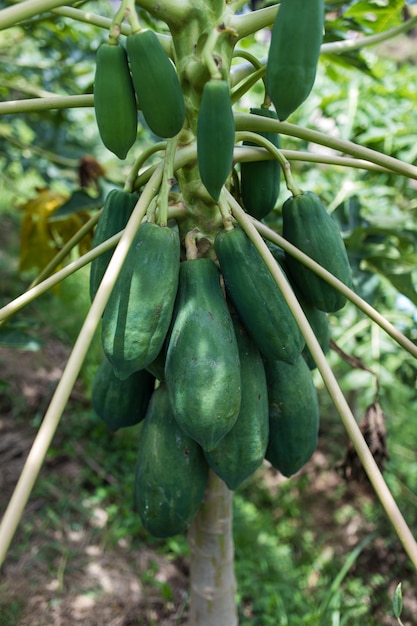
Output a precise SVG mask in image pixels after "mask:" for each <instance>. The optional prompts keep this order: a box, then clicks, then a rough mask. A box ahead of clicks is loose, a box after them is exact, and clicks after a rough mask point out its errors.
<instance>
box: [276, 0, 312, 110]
mask: <svg viewBox="0 0 417 626" xmlns="http://www.w3.org/2000/svg"><path fill="white" fill-rule="evenodd" d="M323 28H324V0H281V3H280V5H279V9H278V13H277V15H276V17H275V21H274V25H273V27H272V34H271V44H270V47H269V52H268V60H267V65H266V85H267V90H268V94H269V96H270V98H271V100H272V102H273V104H274V106H275V109H276V112H277V114H278V117H279V119H280V120H285V119H286V118H287V117H288V116H289V115H291V113H293V112H294V111H295V110H296V109H297V108H298V107H299V106H300V104H302V102H304V100H306V98H307V97H308V96H309V94H310V92H311V90H312V88H313V85H314V81H315V78H316V71H317V63H318V59H319V55H320V46H321V43H322V39H323Z"/></svg>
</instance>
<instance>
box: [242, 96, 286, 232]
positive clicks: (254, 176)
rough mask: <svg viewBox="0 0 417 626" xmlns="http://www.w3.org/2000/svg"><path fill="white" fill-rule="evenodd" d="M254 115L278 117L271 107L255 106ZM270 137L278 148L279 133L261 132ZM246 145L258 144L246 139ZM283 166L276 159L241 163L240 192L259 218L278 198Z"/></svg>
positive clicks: (245, 205) (252, 212) (248, 208)
mask: <svg viewBox="0 0 417 626" xmlns="http://www.w3.org/2000/svg"><path fill="white" fill-rule="evenodd" d="M250 112H251V114H252V115H260V116H263V117H269V118H271V119H277V115H276V113H275V111H272V110H270V109H262V108H254V109H251V110H250ZM259 134H260V135H262V137H265V139H268V140H269V141H270V142H271V143H272V144H273V145H274V146H275V147H276V148H279V147H280V140H279V135H278V133H271V132H261V133H259ZM243 145H245V146H256V145H257V144H256V143H254V142H252V141H244V142H243ZM280 177H281V166H280V164H279V163H278V161H277V160H276V159H270V160H268V161H247V162H246V161H245V162H242V163H241V164H240V193H241V197H242V204H243V208H244V209H245V211H246V212H247V213H249V215H252V217H254V218H255V219H257V220H262V219H263V218H264V217H266V216H267V215H268V214H269V213H270V212H271V211H272V209H273V208H274V207H275V204H276V202H277V199H278V195H279V189H280V183H281V178H280Z"/></svg>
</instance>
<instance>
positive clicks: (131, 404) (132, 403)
mask: <svg viewBox="0 0 417 626" xmlns="http://www.w3.org/2000/svg"><path fill="white" fill-rule="evenodd" d="M154 386H155V378H154V376H152V374H150V373H149V372H147V371H146V370H140V371H139V372H134V373H133V374H131V376H129V377H128V378H126V379H125V380H120V379H119V378H117V376H115V374H114V371H113V366H112V364H111V363H110V361H108V360H107V359H103V361H102V362H101V363H100V365H99V366H98V369H97V371H96V374H95V376H94V379H93V384H92V387H91V404H92V406H93V409H94V411H95V412H96V413H97V415H98V416H99V417H100V418H101V419H102V420H103V422H104V423H105V424H106V425H107V426H108V427H109V428H110V430H113V431H116V430H118V429H119V428H126V427H127V426H134V425H135V424H139V422H141V421H142V420H143V419H145V414H146V410H147V408H148V404H149V400H150V398H151V395H152V392H153V389H154Z"/></svg>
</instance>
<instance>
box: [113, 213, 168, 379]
mask: <svg viewBox="0 0 417 626" xmlns="http://www.w3.org/2000/svg"><path fill="white" fill-rule="evenodd" d="M179 265H180V242H179V236H178V232H176V231H175V230H173V229H171V228H166V227H161V226H158V225H157V224H153V223H151V222H144V223H143V224H141V226H140V227H139V229H138V232H137V233H136V236H135V238H134V240H133V243H132V245H131V247H130V250H129V252H128V253H127V257H126V259H125V262H124V264H123V267H122V270H121V272H120V275H119V276H118V278H117V280H116V284H115V286H114V288H113V291H112V293H111V295H110V298H109V301H108V303H107V305H106V307H105V309H104V313H103V320H102V334H101V338H102V345H103V350H104V353H105V355H106V356H107V358H108V359H109V361H110V362H111V363H112V365H113V368H114V371H115V374H116V376H118V377H119V378H120V379H122V380H123V379H124V378H127V377H128V376H130V374H132V373H133V372H135V371H137V370H141V369H144V368H146V367H147V366H148V365H149V364H150V363H152V361H154V360H155V359H156V357H157V356H158V354H159V353H160V351H161V349H162V346H163V343H164V341H165V337H166V335H167V332H168V329H169V325H170V323H171V317H172V312H173V308H174V303H175V297H176V293H177V288H178V273H179Z"/></svg>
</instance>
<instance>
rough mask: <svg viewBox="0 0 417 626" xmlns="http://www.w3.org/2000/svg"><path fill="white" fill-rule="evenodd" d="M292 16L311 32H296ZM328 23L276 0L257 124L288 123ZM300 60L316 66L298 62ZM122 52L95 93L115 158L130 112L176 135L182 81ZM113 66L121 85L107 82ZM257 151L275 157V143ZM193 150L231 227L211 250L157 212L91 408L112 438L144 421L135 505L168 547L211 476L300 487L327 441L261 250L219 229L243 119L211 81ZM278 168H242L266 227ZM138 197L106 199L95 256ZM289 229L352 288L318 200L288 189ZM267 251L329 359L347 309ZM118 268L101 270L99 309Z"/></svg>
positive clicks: (240, 195) (136, 53)
mask: <svg viewBox="0 0 417 626" xmlns="http://www.w3.org/2000/svg"><path fill="white" fill-rule="evenodd" d="M297 12H298V14H299V15H300V16H301V15H302V18H303V19H297V20H295V19H294V15H297ZM323 19H324V5H323V0H309V2H307V3H305V2H304V0H281V3H280V7H279V11H278V13H277V19H276V20H275V23H274V27H273V32H272V40H271V46H270V52H269V57H268V63H267V68H266V82H267V89H268V93H269V96H270V100H271V101H272V102H273V104H274V107H275V110H270V109H269V108H268V107H267V102H268V99H266V103H265V106H262V107H259V108H253V109H251V114H252V115H256V116H262V117H265V118H270V119H274V120H278V119H279V120H283V119H285V118H286V117H287V116H288V115H290V114H291V113H292V111H294V110H295V109H296V108H297V107H298V106H299V105H300V103H301V102H302V101H303V100H304V99H305V98H306V97H307V96H308V94H309V92H310V90H311V87H312V84H313V82H314V77H315V68H316V65H317V58H318V53H319V50H320V43H321V38H322V29H323ZM289 22H291V28H289ZM288 32H291V41H290V42H289V41H288V36H287V34H288ZM282 33H285V34H286V36H283V34H282ZM303 39H304V41H303V44H304V45H300V40H303ZM294 40H296V41H298V44H294V45H293V42H294ZM288 46H290V48H291V46H292V47H294V50H292V51H291V50H290V49H289V48H288ZM305 49H308V55H306V54H305V52H301V50H304V51H305ZM126 50H127V52H125V50H124V48H122V47H120V46H119V44H115V43H113V42H110V41H109V43H107V44H103V45H102V46H101V48H100V49H99V51H98V55H97V70H96V83H95V101H96V105H95V108H96V116H97V121H98V125H99V129H100V133H101V136H102V138H103V141H104V143H105V144H106V146H107V147H108V148H110V149H111V150H113V152H115V153H116V154H117V155H118V156H120V158H124V156H125V155H126V153H127V151H128V150H129V149H130V147H131V145H132V143H133V141H134V138H135V136H136V123H137V116H136V111H137V102H136V98H137V101H138V104H139V106H140V108H141V109H142V111H143V114H144V117H145V119H146V121H147V122H148V124H149V126H150V128H151V129H152V130H153V132H154V133H155V134H157V135H159V136H162V137H172V136H174V135H175V134H177V133H178V132H179V131H180V130H181V128H182V127H183V124H184V116H185V112H184V100H183V96H182V93H181V88H180V84H179V82H178V77H177V74H176V70H175V67H174V65H173V64H172V62H171V61H170V59H169V58H168V57H167V55H166V54H165V52H164V50H163V49H162V47H161V45H160V43H159V40H158V38H157V36H156V35H155V34H154V33H152V32H151V31H139V32H135V33H134V34H132V35H130V36H128V37H127V41H126ZM288 59H290V61H289V60H288ZM111 63H115V64H118V68H119V69H118V71H114V72H113V71H111V72H110V71H109V68H110V67H111ZM300 68H301V69H302V70H303V71H301V69H300ZM300 72H301V74H300ZM303 72H304V73H303ZM109 77H110V78H109ZM117 77H118V78H117ZM113 79H115V80H113ZM141 80H142V81H143V82H142V83H141V82H140V81H141ZM117 81H120V83H119V84H118V83H117ZM300 83H302V84H303V85H304V89H302V90H300V89H299V84H300ZM277 86H278V87H279V89H277ZM118 90H119V92H122V93H123V94H124V96H123V98H122V99H121V100H118V98H119V96H118V95H116V94H117V93H118ZM127 92H128V93H130V94H131V95H130V96H129V97H130V102H131V104H130V105H129V106H128V107H127V108H128V111H127V109H126V93H127ZM104 93H106V96H104V95H103V94H104ZM155 93H158V98H157V100H155V99H154V98H153V95H154V94H155ZM127 100H129V99H127ZM122 101H123V114H122V115H118V113H117V112H118V111H119V110H120V109H119V108H118V107H121V106H122ZM129 117H130V121H129ZM116 118H118V119H119V121H118V122H117V124H119V126H117V124H116V125H115V119H116ZM110 121H111V123H110ZM128 126H130V130H126V129H127V128H128ZM258 137H262V138H263V140H267V141H268V142H269V144H270V146H272V149H273V150H278V149H279V147H280V140H279V135H278V134H277V133H276V132H261V133H259V135H258ZM252 138H254V137H251V139H252ZM254 139H256V138H254ZM196 143H197V169H198V176H199V182H200V180H201V183H203V185H204V186H205V188H206V190H207V192H208V193H209V195H210V196H211V198H212V201H213V202H212V203H213V206H215V205H216V204H217V203H219V207H220V209H221V217H222V218H223V219H221V218H220V217H219V219H218V220H217V221H215V222H213V224H215V225H214V226H213V228H212V232H211V233H210V234H209V235H208V240H209V241H210V244H211V245H210V246H209V250H207V249H205V250H204V251H203V252H200V251H199V248H198V246H197V245H194V247H192V245H191V244H190V242H192V241H193V236H196V237H197V238H198V234H196V232H197V233H198V226H199V224H198V219H197V222H196V224H195V226H196V228H194V230H192V231H190V230H188V228H187V229H186V228H185V226H184V222H182V223H181V222H178V228H177V226H175V227H169V226H165V225H160V224H159V223H157V222H154V221H153V219H154V218H155V216H154V215H153V213H152V214H150V215H149V216H148V219H147V220H145V221H142V223H141V225H140V226H139V228H138V230H137V232H136V235H135V238H134V240H133V243H132V245H131V247H130V249H129V251H128V253H127V256H126V258H125V261H124V264H123V267H122V269H121V272H120V274H119V276H118V278H117V280H116V282H115V285H114V288H113V290H112V293H111V295H110V298H109V300H108V302H107V304H106V307H105V309H104V312H103V316H102V327H101V337H102V346H103V351H104V354H105V358H104V360H103V362H102V363H101V365H100V366H99V368H98V370H97V373H96V376H95V379H94V382H93V387H92V405H93V408H94V409H95V411H96V413H97V414H98V415H99V416H100V417H101V418H102V419H103V420H104V422H105V423H106V424H107V425H108V426H109V428H111V429H112V430H117V429H118V428H123V427H126V426H131V425H133V424H137V423H139V422H142V421H143V425H142V428H141V432H140V440H139V450H138V457H137V464H136V470H135V506H136V509H137V511H138V513H139V514H140V517H141V519H142V522H143V524H144V526H145V528H147V530H148V531H149V532H151V533H152V534H154V535H156V536H160V537H166V536H170V535H174V534H177V533H180V532H183V531H185V530H186V529H187V527H188V526H189V524H190V522H191V520H192V519H193V517H194V515H195V514H196V512H197V510H198V508H199V507H200V504H201V502H202V500H203V497H204V493H205V489H206V486H207V480H208V473H209V470H212V471H213V472H215V473H216V474H217V475H218V476H219V477H220V478H221V479H222V480H223V481H224V482H225V483H226V485H227V486H228V487H229V489H231V490H234V489H236V488H237V487H238V486H239V485H240V484H241V483H242V482H243V481H244V480H245V479H246V478H248V477H249V476H250V475H251V474H252V473H253V472H254V471H255V470H256V469H257V468H258V467H259V466H260V465H261V464H262V462H263V461H264V459H267V460H268V461H269V462H270V463H271V465H272V466H273V467H275V468H276V469H277V470H279V471H280V472H281V473H282V474H283V475H285V476H291V475H292V474H294V473H296V472H297V471H298V470H299V469H300V468H301V467H302V466H303V465H304V464H305V463H306V462H307V461H308V460H309V459H310V457H311V455H312V454H313V452H314V450H315V448H316V446H317V440H318V430H319V406H318V399H317V393H316V389H315V386H314V383H313V378H312V373H311V371H312V370H313V369H314V368H315V367H316V364H315V362H314V358H313V357H312V355H311V353H310V352H309V350H308V347H307V346H306V345H305V340H304V336H303V334H302V332H301V330H300V328H299V325H298V323H297V322H296V320H295V318H294V316H293V314H292V312H291V309H290V307H289V305H288V304H287V301H286V299H285V297H284V295H283V293H282V292H281V290H280V289H279V288H278V286H277V284H276V282H275V279H274V278H273V276H272V274H271V272H270V270H269V269H268V267H267V266H266V265H265V263H264V261H263V259H262V257H261V255H260V253H259V251H258V249H257V247H256V246H255V244H254V243H253V242H252V240H251V238H250V237H249V236H248V235H247V233H246V232H245V230H244V229H243V228H242V227H241V226H240V225H238V224H237V223H236V222H235V221H234V220H233V218H232V216H231V215H228V216H227V218H226V216H225V209H224V206H223V205H222V199H221V198H220V196H221V193H222V189H223V187H224V185H225V184H226V183H227V180H228V178H229V176H230V173H231V171H232V167H233V154H234V146H235V121H234V116H233V111H232V103H231V94H230V87H229V84H228V82H227V81H226V80H223V79H222V78H219V77H218V76H214V75H211V76H210V77H209V78H208V79H207V80H206V82H205V84H204V87H203V88H202V89H201V100H200V107H199V111H198V118H197V124H196ZM246 144H247V145H250V142H249V141H246ZM280 170H281V167H280V164H279V163H278V161H277V160H276V159H269V160H262V161H253V162H242V163H241V166H240V178H239V184H236V185H233V193H235V197H236V199H237V200H238V201H239V202H240V203H241V204H242V206H243V207H244V209H245V211H246V212H247V213H248V214H250V215H251V216H252V217H254V218H256V219H258V220H262V219H263V218H264V217H266V216H267V215H268V214H269V213H270V212H271V211H272V209H273V208H274V207H275V206H276V204H277V201H278V196H279V191H280ZM138 197H139V196H138V195H137V194H136V193H128V192H127V191H122V190H119V189H115V190H113V191H111V192H110V193H109V194H108V196H107V198H106V201H105V204H104V207H103V211H102V214H101V216H100V220H99V222H98V226H97V228H96V232H95V235H94V242H93V244H94V245H95V246H97V245H99V244H100V243H102V242H104V241H105V240H107V239H108V238H110V237H112V236H113V235H114V234H116V233H117V232H119V231H120V230H122V229H123V228H124V227H125V226H126V224H127V222H128V220H129V217H130V215H131V213H132V211H133V209H134V207H135V205H136V203H137V201H138ZM226 197H227V196H226ZM219 213H220V211H219ZM225 218H226V219H225ZM187 223H189V222H187ZM220 223H222V224H223V226H222V227H219V224H220ZM282 224H283V233H282V234H283V236H284V238H285V239H287V241H289V242H290V243H292V244H293V245H294V246H296V247H297V248H299V249H300V250H301V251H303V252H304V253H306V254H307V255H308V256H310V257H311V258H312V259H313V260H315V261H317V262H318V263H319V264H320V265H322V266H323V267H324V268H325V269H327V270H328V271H330V272H331V273H332V274H334V275H335V276H336V277H337V278H339V279H340V280H341V281H342V282H344V283H345V284H347V285H349V286H350V285H351V275H350V267H349V263H348V259H347V255H346V250H345V247H344V244H343V240H342V238H341V236H340V233H339V230H338V228H337V226H336V224H335V223H334V221H333V220H332V218H331V217H330V215H329V214H328V212H327V211H326V209H325V207H324V206H323V204H322V203H321V201H320V199H319V197H318V196H317V195H316V194H314V193H312V192H302V191H301V190H299V191H297V190H296V189H295V187H294V193H292V195H291V197H290V198H289V199H288V200H286V201H285V203H284V204H283V207H282ZM183 230H187V231H188V232H183ZM191 233H194V235H191ZM194 244H196V242H195V241H194ZM267 245H268V246H269V249H270V251H271V253H272V255H273V257H274V258H275V260H276V262H277V264H279V266H280V268H281V269H282V270H283V272H284V275H285V277H286V279H287V281H288V283H289V285H290V286H291V287H292V289H293V291H294V293H295V295H296V297H297V299H298V301H299V303H300V304H301V307H302V309H303V311H304V313H305V316H306V317H307V320H308V321H309V323H310V325H311V327H312V329H313V331H314V333H315V335H316V337H317V339H318V342H319V344H320V345H321V347H322V349H323V351H324V352H326V351H327V350H328V347H329V326H328V320H327V313H328V312H333V311H336V310H338V309H340V308H341V307H342V306H343V305H344V303H345V298H344V296H342V295H341V294H340V293H339V292H338V291H337V290H335V289H334V288H333V287H332V286H330V285H329V284H328V283H327V282H325V281H324V280H323V279H321V278H320V277H318V276H317V275H316V274H315V273H314V272H312V271H311V270H310V269H308V268H307V267H305V266H304V265H303V264H302V263H301V262H300V261H298V260H297V259H296V258H294V257H292V256H291V255H289V254H287V253H284V251H283V250H282V249H281V248H278V247H277V246H274V245H272V244H270V243H267ZM111 256H112V252H108V253H105V254H103V255H101V256H100V257H98V258H97V259H95V260H94V261H93V263H92V266H91V274H90V295H91V298H92V299H93V298H94V297H95V294H96V292H97V289H98V288H99V285H100V283H101V281H102V279H103V276H104V273H105V271H106V268H107V266H108V264H109V261H110V258H111Z"/></svg>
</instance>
